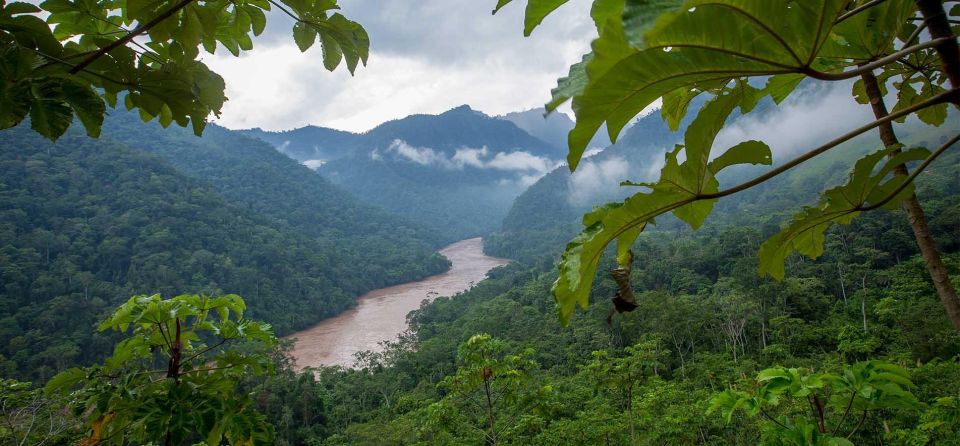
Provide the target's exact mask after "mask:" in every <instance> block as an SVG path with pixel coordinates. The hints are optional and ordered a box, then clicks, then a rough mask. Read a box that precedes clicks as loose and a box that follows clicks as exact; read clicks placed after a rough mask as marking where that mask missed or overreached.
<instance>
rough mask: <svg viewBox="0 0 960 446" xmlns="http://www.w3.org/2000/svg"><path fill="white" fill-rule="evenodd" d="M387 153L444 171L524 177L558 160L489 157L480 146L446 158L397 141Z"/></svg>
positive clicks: (525, 155)
mask: <svg viewBox="0 0 960 446" xmlns="http://www.w3.org/2000/svg"><path fill="white" fill-rule="evenodd" d="M386 152H393V153H396V154H397V155H399V156H401V157H403V158H404V159H406V160H408V161H412V162H415V163H417V164H420V165H423V166H438V167H442V168H445V169H464V168H467V167H471V168H476V169H493V170H501V171H505V172H522V173H525V174H529V173H531V172H532V173H536V174H538V176H537V178H539V176H542V175H543V174H546V173H547V172H549V171H551V170H553V169H555V168H556V167H557V166H558V165H559V163H558V162H557V161H554V160H551V159H549V158H545V157H542V156H536V155H533V154H531V153H530V152H526V151H522V150H518V151H514V152H497V153H495V154H493V156H490V155H491V152H490V149H488V148H487V147H481V148H479V149H475V148H469V147H463V148H460V149H457V151H456V152H454V154H453V156H451V157H448V156H447V155H446V154H444V153H443V152H441V151H437V150H434V149H432V148H429V147H414V146H411V145H410V144H407V142H406V141H403V140H400V139H396V140H394V141H393V142H392V143H390V146H389V147H387V149H386ZM370 156H371V157H372V158H374V159H379V157H380V156H381V155H380V153H379V152H378V151H376V150H374V151H373V152H371V153H370Z"/></svg>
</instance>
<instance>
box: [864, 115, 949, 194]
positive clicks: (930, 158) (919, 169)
mask: <svg viewBox="0 0 960 446" xmlns="http://www.w3.org/2000/svg"><path fill="white" fill-rule="evenodd" d="M957 141H960V133H958V134H956V135H954V136H953V138H950V140H949V141H947V142H945V143H943V145H941V146H940V147H939V148H937V150H935V151H934V152H933V153H931V154H930V156H928V157H927V158H926V159H924V160H923V162H922V163H920V165H919V166H917V167H916V168H915V169H913V172H911V173H910V176H908V177H907V179H906V180H904V181H903V184H901V185H900V186H898V187H897V188H896V189H894V191H893V192H891V193H890V195H887V196H886V198H884V199H883V200H880V201H878V202H876V203H874V204H871V205H870V206H864V207H861V208H859V210H861V211H872V210H874V209H876V208H879V207H881V206H883V205H885V204H887V203H889V202H890V200H893V199H894V197H896V196H897V195H899V194H900V192H903V190H904V189H906V188H907V186H909V185H910V184H911V183H913V180H914V179H916V178H917V176H918V175H920V173H921V172H923V171H924V170H925V169H926V168H927V167H929V166H930V163H932V162H933V161H934V160H936V159H937V157H939V156H940V155H942V154H943V152H945V151H946V150H947V149H949V148H950V146H952V145H954V144H956V143H957Z"/></svg>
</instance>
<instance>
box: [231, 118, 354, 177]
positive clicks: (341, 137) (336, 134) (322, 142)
mask: <svg viewBox="0 0 960 446" xmlns="http://www.w3.org/2000/svg"><path fill="white" fill-rule="evenodd" d="M237 132H238V133H242V134H244V135H247V136H251V137H254V138H259V139H261V140H263V141H266V142H268V143H270V145H272V146H274V147H276V148H277V150H279V151H280V152H281V153H283V154H284V155H287V156H289V157H290V158H293V159H295V160H297V161H300V162H302V163H304V164H305V165H307V166H311V167H314V168H315V167H316V165H317V164H319V163H323V162H327V161H330V160H332V159H336V158H340V157H342V156H346V155H348V154H349V153H350V150H352V149H353V147H354V143H355V141H356V140H357V137H358V135H357V134H355V133H350V132H345V131H342V130H336V129H328V128H325V127H317V126H312V125H311V126H306V127H301V128H298V129H294V130H288V131H283V132H269V131H266V130H262V129H259V128H255V129H248V130H237Z"/></svg>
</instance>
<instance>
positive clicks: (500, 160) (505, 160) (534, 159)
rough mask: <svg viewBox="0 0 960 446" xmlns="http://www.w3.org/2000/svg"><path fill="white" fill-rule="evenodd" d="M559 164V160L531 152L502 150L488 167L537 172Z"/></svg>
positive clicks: (551, 168) (549, 169)
mask: <svg viewBox="0 0 960 446" xmlns="http://www.w3.org/2000/svg"><path fill="white" fill-rule="evenodd" d="M557 166H558V163H557V162H555V161H551V160H549V159H547V158H544V157H541V156H536V155H532V154H531V153H530V152H510V153H505V152H500V153H497V154H496V155H495V156H494V157H493V159H492V160H490V162H488V163H486V167H488V168H492V169H499V170H532V171H535V172H549V171H551V170H553V169H555V168H556V167H557Z"/></svg>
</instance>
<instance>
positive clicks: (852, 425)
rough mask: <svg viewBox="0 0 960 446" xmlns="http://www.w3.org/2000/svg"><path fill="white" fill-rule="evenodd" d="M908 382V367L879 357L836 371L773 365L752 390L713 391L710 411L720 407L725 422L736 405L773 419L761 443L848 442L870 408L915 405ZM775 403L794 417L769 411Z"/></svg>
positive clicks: (837, 444) (834, 445)
mask: <svg viewBox="0 0 960 446" xmlns="http://www.w3.org/2000/svg"><path fill="white" fill-rule="evenodd" d="M911 387H915V386H914V384H913V382H911V381H910V375H909V374H908V373H907V372H906V370H903V369H902V368H900V367H898V366H896V365H893V364H888V363H884V362H881V361H867V362H860V363H857V364H854V365H851V366H847V367H844V369H843V371H842V372H841V373H840V374H839V375H832V374H829V373H810V372H809V371H806V370H802V369H796V368H789V369H788V368H785V367H774V368H770V369H766V370H762V371H761V372H760V373H758V374H757V388H756V390H755V391H754V392H753V393H748V392H743V391H739V390H735V389H728V390H725V391H723V392H721V393H719V394H717V395H716V396H715V397H714V398H713V400H712V401H711V406H710V411H711V412H715V411H719V412H721V413H722V414H723V416H724V417H725V418H726V420H727V422H728V423H729V422H730V419H731V417H732V416H733V414H734V413H735V412H737V411H738V410H743V411H744V412H745V413H746V414H747V415H748V416H750V417H756V416H758V415H763V417H764V418H766V420H767V421H768V422H769V423H771V425H770V426H767V428H766V429H765V431H764V435H763V441H762V442H761V444H764V445H778V446H779V445H782V446H787V445H797V446H800V445H824V446H827V445H832V446H841V445H852V444H853V443H851V442H850V441H849V440H848V438H850V437H852V436H853V435H854V434H855V433H856V432H857V431H858V430H860V428H861V427H863V424H864V422H865V421H866V420H867V417H868V415H870V414H871V413H875V412H882V411H884V410H905V409H915V408H918V407H919V406H920V403H919V402H918V401H917V398H916V397H915V396H914V395H913V394H912V393H910V392H909V391H908V390H906V389H907V388H911ZM828 390H829V392H827V391H828ZM777 407H783V408H784V411H785V412H787V413H792V414H793V416H783V417H775V416H774V415H771V413H770V412H769V411H770V410H771V409H772V408H777Z"/></svg>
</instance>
